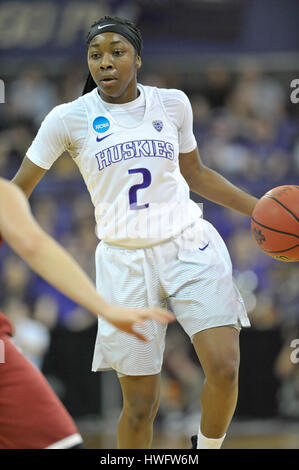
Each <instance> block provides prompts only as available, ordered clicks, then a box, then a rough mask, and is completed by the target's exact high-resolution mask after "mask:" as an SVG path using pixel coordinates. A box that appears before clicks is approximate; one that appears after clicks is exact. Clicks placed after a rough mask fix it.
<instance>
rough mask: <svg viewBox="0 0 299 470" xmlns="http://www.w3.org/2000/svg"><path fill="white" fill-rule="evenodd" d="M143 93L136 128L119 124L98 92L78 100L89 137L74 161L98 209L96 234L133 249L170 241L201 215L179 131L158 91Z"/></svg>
mask: <svg viewBox="0 0 299 470" xmlns="http://www.w3.org/2000/svg"><path fill="white" fill-rule="evenodd" d="M139 86H141V85H139ZM142 89H143V92H144V94H145V102H146V106H145V113H144V117H143V119H142V121H141V122H140V123H139V124H138V125H135V126H129V125H128V126H127V125H124V124H120V123H118V122H116V121H115V119H114V118H113V116H112V115H111V114H110V112H109V110H107V108H106V107H104V105H103V103H102V100H101V99H100V97H99V95H98V91H97V89H95V90H93V91H92V92H90V93H88V94H86V95H84V96H83V97H81V98H79V99H80V100H83V103H84V106H85V108H86V111H87V116H88V119H89V123H88V137H87V139H86V144H85V147H84V149H83V151H82V152H80V154H79V156H78V157H77V158H75V159H74V161H75V162H76V163H77V165H78V167H79V169H80V172H81V174H82V176H83V178H84V181H85V183H86V186H87V188H88V191H89V193H90V195H91V199H92V202H93V204H94V207H95V218H96V222H97V236H98V237H99V238H100V239H102V240H104V241H105V242H107V243H111V244H115V245H119V246H124V247H126V246H127V247H132V248H138V247H145V246H152V245H154V244H156V243H159V242H161V241H163V240H166V239H168V238H170V237H171V236H174V235H176V234H178V233H180V232H181V231H182V230H183V229H184V228H186V227H187V226H189V225H191V224H192V223H193V222H194V221H195V220H198V218H199V217H200V216H201V211H200V208H199V207H198V206H197V205H196V204H195V203H194V202H193V201H192V200H191V199H190V197H189V187H188V185H187V183H186V181H185V180H184V178H183V176H182V175H181V173H180V169H179V161H178V156H179V144H178V129H177V128H176V127H175V126H174V124H173V123H172V122H171V121H170V119H169V118H168V116H167V114H166V111H165V108H164V105H163V102H162V100H161V99H160V97H159V89H158V88H154V87H148V86H143V87H142Z"/></svg>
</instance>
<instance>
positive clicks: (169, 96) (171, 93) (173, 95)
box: [157, 88, 189, 104]
mask: <svg viewBox="0 0 299 470" xmlns="http://www.w3.org/2000/svg"><path fill="white" fill-rule="evenodd" d="M157 90H158V92H159V94H160V96H161V98H162V100H163V102H164V103H167V102H179V103H183V104H186V102H188V101H189V98H188V96H187V95H186V93H185V92H184V91H182V90H179V89H177V88H157Z"/></svg>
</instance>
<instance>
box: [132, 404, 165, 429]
mask: <svg viewBox="0 0 299 470" xmlns="http://www.w3.org/2000/svg"><path fill="white" fill-rule="evenodd" d="M157 409H158V401H157V400H156V399H155V398H154V397H153V398H152V399H150V398H148V397H147V398H142V397H138V398H136V397H135V398H134V397H132V399H129V400H126V402H125V403H124V413H126V415H127V417H128V419H129V422H130V425H131V426H132V428H133V429H135V430H138V429H140V428H142V426H144V425H147V424H149V423H151V422H153V421H154V418H155V416H156V413H157Z"/></svg>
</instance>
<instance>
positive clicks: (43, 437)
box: [0, 178, 171, 449]
mask: <svg viewBox="0 0 299 470" xmlns="http://www.w3.org/2000/svg"><path fill="white" fill-rule="evenodd" d="M0 231H1V233H2V236H3V237H4V239H5V240H6V241H7V242H8V244H9V245H10V246H11V247H12V248H13V249H14V250H15V251H16V252H17V253H18V254H19V255H20V256H22V258H23V259H24V260H25V261H27V263H28V264H29V265H30V266H31V267H32V268H33V269H34V270H35V271H36V272H38V273H39V274H40V275H41V276H43V277H44V278H45V279H46V280H48V281H49V282H50V283H51V284H53V285H54V286H56V287H57V288H59V289H60V290H61V291H62V292H63V293H64V294H66V295H68V296H69V297H71V298H72V299H73V300H74V301H75V302H78V303H79V304H81V305H82V306H84V307H85V308H87V309H89V310H90V311H91V312H93V313H94V314H95V315H99V314H100V315H102V316H103V317H104V318H106V320H108V321H111V322H112V324H113V325H115V326H116V327H118V328H121V329H122V330H123V331H126V332H127V333H130V334H133V335H134V337H137V338H138V339H137V341H139V340H140V339H141V340H145V339H146V338H144V337H143V336H142V335H141V334H140V333H138V332H135V331H134V330H133V328H132V326H133V322H135V321H143V320H144V319H146V318H154V319H155V320H159V321H162V322H165V321H167V320H171V317H170V315H171V314H169V313H168V312H163V311H162V310H161V311H160V310H159V309H154V310H149V311H147V310H141V309H140V310H130V309H124V308H120V307H117V306H111V305H109V304H107V302H105V301H104V299H103V298H102V297H100V295H99V294H98V293H97V292H96V289H95V288H94V286H93V284H92V283H91V281H90V280H89V279H88V278H87V276H86V275H85V273H83V271H82V270H81V268H80V267H79V266H78V265H77V263H76V262H75V261H74V260H73V259H72V258H71V257H70V256H69V255H68V254H67V253H66V252H65V251H64V249H62V248H61V247H60V246H59V245H58V244H57V243H55V242H54V240H52V239H51V238H50V237H49V236H48V235H47V234H46V233H45V232H44V231H43V230H42V229H41V228H40V227H39V225H38V224H37V223H36V222H35V220H34V219H33V217H32V215H31V213H30V209H29V205H28V202H27V200H26V198H25V197H24V194H23V193H22V191H21V190H20V189H19V188H17V187H16V186H15V185H13V184H12V183H10V182H7V181H5V180H4V179H2V178H0ZM12 335H13V328H12V325H11V324H10V322H9V320H8V319H7V318H6V317H5V316H4V315H3V314H2V313H0V384H1V385H0V449H45V448H48V449H70V448H79V447H80V446H82V437H81V435H80V434H79V432H78V430H77V428H76V426H75V424H74V422H73V420H72V418H71V416H70V415H69V414H68V412H67V411H66V409H65V408H64V406H63V405H62V403H61V402H60V401H59V400H58V398H57V397H56V395H55V394H54V392H53V391H52V389H51V388H50V386H49V385H48V383H47V381H46V379H45V378H44V377H43V375H42V374H41V373H40V372H39V371H38V370H37V369H36V368H35V367H34V366H33V365H32V364H31V363H30V362H29V361H28V360H27V359H26V358H25V357H24V356H23V355H22V354H21V353H20V351H19V350H18V349H17V348H16V347H15V346H14V344H13V343H12V341H11V338H10V337H11V336H12Z"/></svg>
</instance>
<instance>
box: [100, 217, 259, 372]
mask: <svg viewBox="0 0 299 470" xmlns="http://www.w3.org/2000/svg"><path fill="white" fill-rule="evenodd" d="M96 273H97V274H96V284H97V290H98V291H99V292H100V294H101V295H102V296H103V297H104V298H105V299H106V300H107V301H108V302H110V303H113V304H116V305H121V306H127V307H142V308H144V307H146V308H149V307H154V306H160V307H165V306H166V305H167V306H168V309H169V310H171V311H172V312H173V313H174V315H175V316H176V319H177V321H178V322H179V323H180V325H181V326H182V327H183V329H184V330H185V332H186V333H187V334H188V335H189V337H190V338H191V340H192V336H193V335H194V334H195V333H198V332H199V331H202V330H205V329H208V328H214V327H219V326H225V325H233V326H236V327H237V328H238V327H242V326H243V327H249V326H250V322H249V319H248V316H247V313H246V310H245V306H244V302H243V299H242V298H241V295H240V293H239V291H238V289H237V288H236V286H235V285H234V282H233V278H232V265H231V260H230V256H229V253H228V251H227V248H226V246H225V243H224V241H223V240H222V238H221V236H220V235H219V233H218V232H217V230H216V229H215V228H214V227H213V226H212V225H211V224H210V223H209V222H207V221H205V220H203V219H200V220H199V221H198V222H196V223H195V224H194V225H193V226H192V227H189V228H188V229H187V230H185V231H184V232H182V233H181V234H180V235H179V236H176V237H174V238H171V239H169V240H167V241H165V242H163V243H160V244H157V245H154V246H152V247H149V248H138V249H127V248H121V247H116V246H112V245H109V244H107V243H103V242H100V243H99V245H98V247H97V250H96ZM136 329H137V330H139V331H141V332H142V333H143V334H145V336H146V337H147V338H148V340H149V341H148V342H146V343H145V342H142V341H140V340H138V339H137V338H135V337H134V336H132V335H129V334H128V333H124V332H122V331H120V330H118V329H117V328H115V327H114V326H113V325H111V324H110V323H108V322H107V321H105V320H104V319H102V318H99V323H98V333H97V338H96V345H95V351H94V358H93V364H92V370H93V371H100V370H109V369H114V370H116V371H117V372H118V373H119V374H124V375H153V374H158V373H159V372H160V371H161V367H162V362H163V353H164V348H165V333H166V329H167V325H161V324H160V323H158V322H156V321H153V320H146V322H145V326H143V327H140V326H138V327H137V326H136Z"/></svg>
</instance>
